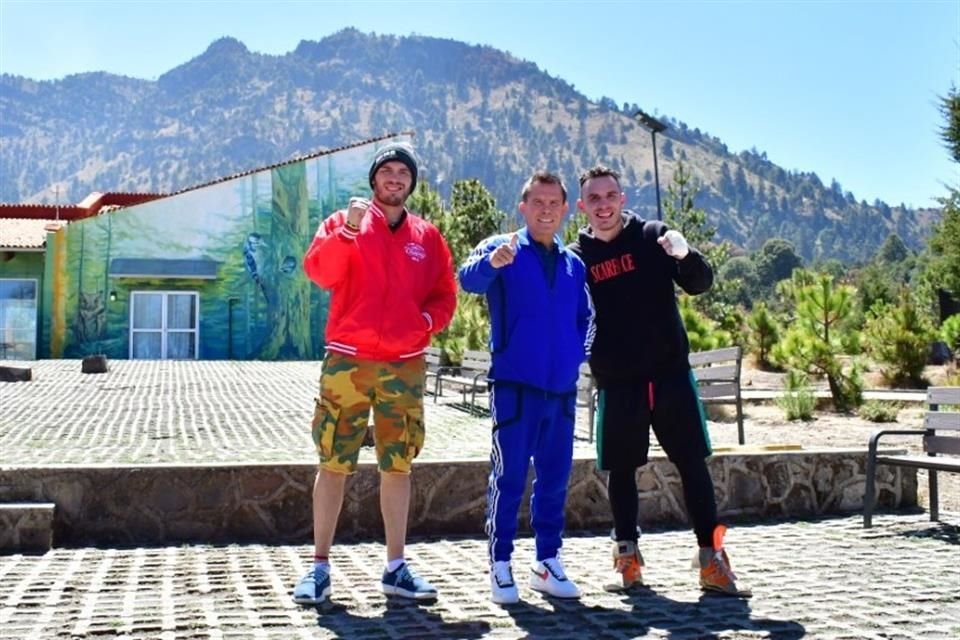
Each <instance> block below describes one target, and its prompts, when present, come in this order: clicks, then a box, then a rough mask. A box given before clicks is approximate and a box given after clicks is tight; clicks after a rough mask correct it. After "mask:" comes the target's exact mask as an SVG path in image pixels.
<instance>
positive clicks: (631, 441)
mask: <svg viewBox="0 0 960 640" xmlns="http://www.w3.org/2000/svg"><path fill="white" fill-rule="evenodd" d="M625 201H626V196H625V195H624V193H623V191H622V190H621V188H620V176H619V174H618V173H617V172H615V171H613V170H612V169H609V168H607V167H604V166H596V167H594V168H592V169H590V170H589V171H587V172H585V173H584V174H583V175H582V176H581V177H580V199H579V200H578V202H577V206H578V208H579V209H581V210H582V211H583V212H584V213H586V216H587V221H588V223H589V225H590V226H589V227H588V228H587V229H583V230H581V231H580V235H579V238H578V239H577V242H575V243H574V244H572V245H570V249H571V250H572V251H573V252H574V253H576V254H577V255H579V256H580V257H581V258H582V259H583V261H584V263H585V264H586V265H587V282H588V283H589V287H590V294H591V296H592V297H593V301H594V307H595V310H596V319H595V322H596V328H597V333H596V337H595V340H594V343H593V349H592V352H591V355H590V369H591V371H592V372H593V376H594V379H595V380H596V383H597V388H598V390H599V397H598V411H597V434H598V435H597V467H598V468H599V469H601V470H605V471H609V477H608V480H607V490H608V494H609V499H610V508H611V511H612V512H613V521H614V530H615V535H616V542H615V543H614V548H613V559H614V563H613V564H614V571H613V576H612V578H611V580H609V581H608V583H606V584H605V585H604V587H605V588H606V589H608V590H616V591H619V590H624V589H627V588H629V587H631V586H633V585H636V584H642V582H643V579H642V576H641V568H642V567H643V558H642V556H641V555H640V551H639V550H638V548H637V542H638V539H639V533H638V528H637V516H638V504H637V482H636V470H637V469H638V468H639V467H642V466H643V465H645V464H646V463H647V454H648V449H649V446H650V427H653V431H654V433H655V434H656V436H657V440H658V442H659V443H660V446H661V447H663V450H664V452H665V453H666V454H667V456H668V458H669V459H670V461H671V462H672V463H673V464H674V465H676V467H677V470H678V472H679V474H680V479H681V481H682V482H683V493H684V498H685V500H686V504H687V512H688V513H689V515H690V519H691V521H692V522H693V529H694V532H695V533H696V536H697V542H698V544H699V547H700V552H699V556H698V560H699V565H700V586H701V588H703V589H705V590H710V591H717V592H720V593H724V594H728V595H737V596H749V595H750V592H749V590H746V589H743V588H738V586H737V584H736V577H735V576H734V574H733V571H732V570H731V569H730V562H729V560H728V558H727V555H726V552H725V551H724V549H723V534H724V532H725V531H726V527H725V526H724V525H722V524H720V523H719V522H718V520H717V503H716V499H715V497H714V493H713V480H712V479H711V477H710V473H709V471H708V470H707V464H706V458H707V456H709V455H710V454H711V449H710V439H709V435H708V434H707V429H706V421H705V419H704V416H703V411H702V407H701V405H700V400H699V397H698V396H697V391H696V388H697V387H696V381H695V379H694V378H693V374H692V372H691V371H690V364H689V362H688V359H687V358H688V355H689V351H690V345H689V342H688V340H687V333H686V330H685V329H684V327H683V322H682V320H681V318H680V311H679V309H678V307H677V301H676V295H675V292H674V283H676V284H677V285H679V286H680V288H681V289H683V290H684V291H685V292H687V293H689V294H692V295H696V294H699V293H703V292H704V291H707V290H708V289H709V288H710V286H711V285H712V284H713V270H712V269H711V268H710V265H709V264H708V263H707V261H706V260H705V259H704V257H703V255H702V254H701V253H700V252H699V251H697V250H696V249H693V248H691V247H689V246H688V244H687V241H686V240H685V239H684V237H683V235H682V234H681V233H680V232H678V231H676V230H672V229H668V228H667V226H666V225H664V224H663V223H662V222H658V221H654V220H643V219H642V218H640V217H639V216H638V215H636V214H635V213H633V212H630V211H627V210H624V209H623V205H624V203H625Z"/></svg>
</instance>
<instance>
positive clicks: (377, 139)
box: [164, 131, 416, 197]
mask: <svg viewBox="0 0 960 640" xmlns="http://www.w3.org/2000/svg"><path fill="white" fill-rule="evenodd" d="M415 135H416V132H414V131H401V132H400V133H387V134H384V135H382V136H377V137H375V138H367V139H366V140H361V141H360V142H354V143H351V144H345V145H342V146H339V147H334V148H333V149H326V150H324V151H316V152H314V153H310V154H307V155H305V156H297V157H295V158H290V159H289V160H284V161H283V162H277V163H276V164H271V165H267V166H265V167H257V168H256V169H250V170H248V171H241V172H239V173H234V174H232V175H229V176H224V177H222V178H217V179H216V180H210V181H209V182H204V183H201V184H196V185H193V186H192V187H185V188H183V189H180V190H179V191H174V192H173V193H170V194H167V195H171V196H173V195H178V194H181V193H185V192H187V191H195V190H197V189H202V188H203V187H209V186H210V185H213V184H218V183H220V182H226V181H227V180H233V179H235V178H242V177H243V176H248V175H251V174H254V173H258V172H260V171H266V170H268V169H276V168H278V167H283V166H285V165H288V164H293V163H294V162H302V161H304V160H312V159H314V158H321V157H323V156H328V155H330V154H331V153H338V152H340V151H346V150H347V149H353V148H354V147H362V146H363V145H365V144H370V143H371V142H382V141H384V140H389V139H390V138H396V137H397V136H410V137H413V136H415ZM164 197H166V196H164Z"/></svg>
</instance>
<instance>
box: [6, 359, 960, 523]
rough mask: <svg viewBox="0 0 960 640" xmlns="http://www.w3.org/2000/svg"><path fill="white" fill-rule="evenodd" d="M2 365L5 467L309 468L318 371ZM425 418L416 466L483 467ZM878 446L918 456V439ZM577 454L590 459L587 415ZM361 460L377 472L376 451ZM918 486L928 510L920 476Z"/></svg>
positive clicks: (477, 451)
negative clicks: (10, 371)
mask: <svg viewBox="0 0 960 640" xmlns="http://www.w3.org/2000/svg"><path fill="white" fill-rule="evenodd" d="M7 363H8V364H10V365H13V366H24V367H30V368H32V369H33V380H32V381H31V382H17V383H9V382H6V383H0V465H4V464H16V465H47V464H125V463H129V464H156V463H193V464H202V463H208V462H221V463H233V464H239V463H246V462H287V463H289V462H293V463H307V464H310V463H314V462H316V455H315V453H314V451H313V443H312V442H311V440H310V419H311V417H312V413H313V398H314V397H315V396H316V395H317V384H318V380H319V374H320V363H319V362H245V361H174V360H166V361H144V360H115V361H111V362H110V371H109V372H108V373H106V374H100V375H92V374H82V373H80V361H79V360H38V361H29V362H15V361H8V362H7ZM425 407H426V421H427V439H426V445H425V447H424V450H423V451H422V452H421V454H420V458H419V459H420V460H447V459H477V458H482V459H486V458H487V457H488V455H489V447H490V418H489V416H487V415H485V414H481V415H478V414H477V412H476V411H474V412H473V413H471V412H469V411H467V410H466V407H465V406H464V405H463V404H462V401H461V398H460V396H459V394H457V393H455V392H454V393H450V394H448V395H446V396H445V397H443V398H441V399H440V401H439V402H437V403H434V402H433V401H432V399H431V398H427V400H426V403H425ZM709 409H710V410H711V411H710V413H711V414H712V413H713V412H714V409H715V407H709ZM726 409H728V408H727V407H722V408H720V410H721V412H726V413H727V414H729V411H726ZM744 411H745V415H746V418H745V431H746V436H747V443H748V444H750V445H763V444H776V445H783V444H797V445H801V446H803V447H855V448H857V449H864V448H866V444H867V440H868V439H869V437H870V434H871V433H872V432H873V431H874V430H876V429H878V428H882V426H883V425H878V424H875V423H871V422H867V421H865V420H861V419H860V418H856V417H850V416H839V415H837V414H832V413H828V412H818V413H817V419H816V420H815V421H814V422H811V423H797V422H792V423H791V422H786V421H785V420H784V419H783V415H782V411H780V409H778V408H776V407H775V406H774V405H772V404H771V403H761V404H755V403H749V404H747V405H745V409H744ZM921 419H922V407H921V406H920V405H917V404H911V405H909V406H907V407H905V408H904V409H902V410H901V411H900V413H899V417H898V426H901V427H902V426H907V427H911V428H912V427H919V426H920V424H921ZM709 429H710V437H711V439H712V440H713V444H714V447H715V448H717V447H725V446H732V445H736V444H737V428H736V424H735V423H734V422H732V421H729V420H721V421H711V422H710V423H709ZM654 442H655V441H654ZM884 442H885V443H886V444H887V445H888V446H903V447H907V448H913V449H916V448H917V447H918V446H919V444H920V439H919V438H903V437H893V438H889V439H887V440H884ZM654 446H655V447H656V445H655V444H654ZM575 449H576V451H577V453H579V454H585V455H592V454H593V453H594V445H593V443H592V442H590V439H589V431H588V420H587V412H586V409H584V408H581V409H580V410H579V413H578V417H577V440H576V442H575ZM360 460H361V461H363V462H373V461H374V453H373V450H372V449H369V448H368V449H364V450H362V451H361V454H360ZM919 475H920V499H921V504H926V500H927V496H926V488H925V487H926V472H924V471H920V473H919ZM940 476H941V480H940V494H941V506H942V508H943V509H945V510H952V511H960V474H940Z"/></svg>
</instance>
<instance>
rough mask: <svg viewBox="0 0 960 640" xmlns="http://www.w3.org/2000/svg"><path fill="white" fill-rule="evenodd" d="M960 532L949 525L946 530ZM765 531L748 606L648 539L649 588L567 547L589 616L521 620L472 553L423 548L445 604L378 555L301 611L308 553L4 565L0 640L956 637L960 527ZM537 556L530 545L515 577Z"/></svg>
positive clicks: (188, 549)
mask: <svg viewBox="0 0 960 640" xmlns="http://www.w3.org/2000/svg"><path fill="white" fill-rule="evenodd" d="M957 521H958V519H957V518H956V517H955V518H954V519H953V522H954V523H956V522H957ZM876 525H877V526H876V527H875V528H874V529H870V530H863V529H861V528H860V519H859V518H858V517H844V518H832V519H824V520H816V521H811V522H765V523H759V524H754V525H740V526H738V527H734V528H732V529H731V530H730V532H729V534H728V536H727V546H728V549H729V550H730V555H731V559H732V562H733V565H734V568H735V569H736V570H737V572H738V574H739V575H740V577H741V580H742V581H743V582H746V583H749V584H750V586H751V587H752V588H753V591H754V597H753V598H752V599H751V600H738V599H732V598H727V597H723V596H708V595H702V594H701V593H700V591H699V590H698V589H697V587H696V574H695V572H694V571H693V570H691V568H690V559H691V557H692V554H693V546H692V545H693V542H694V539H693V536H692V534H691V533H689V532H688V531H679V530H671V531H657V532H647V533H645V534H644V536H643V539H642V548H643V551H644V555H645V557H646V560H647V564H648V567H647V570H646V574H645V576H646V581H647V583H648V588H647V589H643V590H638V591H636V592H634V593H630V594H628V595H618V594H611V593H607V592H605V591H603V590H602V589H601V588H600V586H599V585H600V584H601V581H602V577H603V572H604V570H606V568H607V567H608V566H609V565H608V563H609V556H608V553H609V541H608V540H607V539H606V538H605V537H604V536H603V535H601V534H600V533H599V532H594V533H592V534H574V535H571V536H569V537H568V538H567V540H566V543H565V547H564V557H565V559H566V564H567V567H568V572H569V574H570V576H571V577H572V578H574V579H576V580H578V581H579V583H580V585H581V587H582V588H583V590H584V595H583V598H582V599H581V600H579V601H558V600H553V599H549V598H545V597H543V596H541V595H540V594H538V593H535V592H533V591H531V590H530V589H528V588H526V585H525V584H524V583H521V585H522V586H521V603H519V604H517V605H510V606H505V607H501V606H498V605H495V604H492V603H491V602H490V601H489V599H488V583H487V573H486V560H485V542H484V540H482V539H480V538H479V537H471V538H456V539H438V540H425V539H419V540H415V541H412V544H410V546H409V554H408V557H409V558H410V560H411V562H412V563H413V565H414V566H415V567H417V568H418V569H419V570H420V571H421V573H423V574H424V575H425V576H427V577H428V578H429V579H430V580H431V581H433V582H434V584H435V585H436V586H437V588H438V589H439V591H440V597H439V599H438V600H437V601H436V602H434V603H429V604H416V603H412V602H408V601H402V600H395V599H389V600H388V599H387V598H386V597H385V596H384V595H383V594H382V593H380V590H379V579H380V573H381V571H382V562H383V560H382V556H383V547H382V545H381V544H380V543H376V542H366V543H360V544H352V545H340V546H337V547H335V548H334V553H333V556H332V560H333V563H334V569H333V581H334V582H333V587H334V593H333V598H332V601H331V602H330V603H328V604H326V605H323V606H321V607H320V608H316V609H315V608H311V607H301V606H298V605H295V604H293V602H291V600H290V591H291V589H292V587H293V583H294V582H295V581H296V579H297V578H299V577H300V574H301V573H302V572H303V570H304V567H305V566H307V563H308V561H309V558H310V557H311V548H310V547H307V546H263V545H229V546H203V545H191V546H177V547H159V548H132V549H94V548H84V549H56V550H53V551H51V552H49V553H47V554H45V555H43V556H23V555H13V556H0V639H3V640H25V639H34V638H159V639H174V638H176V639H188V638H189V639H201V638H203V639H219V638H275V639H277V640H280V639H283V640H287V639H290V638H304V639H306V638H345V639H349V640H367V639H370V640H373V639H377V640H381V639H382V640H388V639H389V640H398V639H408V638H409V639H415V640H426V639H428V638H429V639H438V640H439V639H444V640H446V639H456V638H464V639H472V638H550V639H564V638H584V639H587V638H591V639H592V638H603V639H611V640H612V639H615V638H616V639H625V638H645V637H649V638H670V639H671V640H688V639H690V640H692V639H702V638H711V639H719V638H724V639H747V638H750V639H754V638H779V639H797V638H815V639H825V640H839V639H841V638H842V639H847V640H880V639H883V640H897V639H902V640H919V639H936V640H949V639H954V640H955V639H956V638H958V637H960V528H958V527H957V526H956V524H953V525H950V524H937V523H930V522H928V521H927V520H926V519H925V516H923V515H908V514H904V515H895V516H892V515H883V516H880V517H879V518H878V519H877V523H876ZM532 549H533V544H532V541H531V540H530V539H529V538H526V537H525V538H522V539H521V540H520V541H519V544H518V546H517V551H516V553H515V556H514V557H515V569H516V570H517V571H516V573H517V575H518V576H523V575H524V574H525V573H526V566H525V563H526V561H527V560H528V559H529V558H530V557H531V554H532Z"/></svg>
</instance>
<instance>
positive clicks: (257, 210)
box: [0, 135, 408, 360]
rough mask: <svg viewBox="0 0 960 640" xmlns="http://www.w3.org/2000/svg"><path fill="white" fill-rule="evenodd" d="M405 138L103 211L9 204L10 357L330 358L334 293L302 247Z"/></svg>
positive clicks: (6, 332)
mask: <svg viewBox="0 0 960 640" xmlns="http://www.w3.org/2000/svg"><path fill="white" fill-rule="evenodd" d="M398 138H399V139H406V138H408V137H407V136H394V135H390V136H385V137H383V138H377V139H373V140H368V141H364V142H361V143H358V144H355V145H351V146H348V147H343V148H339V149H335V150H332V151H327V152H323V153H318V154H315V155H311V156H308V157H305V158H298V159H296V160H292V161H289V162H285V163H282V164H278V165H274V166H271V167H266V168H263V169H259V170H256V171H251V172H247V173H244V174H240V175H236V176H231V177H229V178H224V179H222V180H218V181H216V182H212V183H208V184H204V185H200V186H197V187H192V188H190V189H185V190H183V191H180V192H177V193H175V194H171V195H159V194H141V197H140V198H138V200H140V201H139V202H137V203H135V204H129V205H127V206H112V207H109V206H108V207H99V208H97V209H96V211H95V214H93V215H88V214H89V213H90V212H91V211H93V208H92V207H89V206H88V207H86V208H84V207H81V209H82V211H85V212H87V213H80V214H76V212H72V211H71V210H70V208H69V207H64V208H63V211H62V213H64V214H65V215H64V216H63V217H60V216H59V215H58V216H55V217H54V218H53V219H50V217H49V216H47V217H45V218H36V217H34V218H29V219H27V218H9V217H5V215H7V214H5V213H4V209H6V210H8V211H9V210H12V209H14V208H16V207H15V206H6V205H5V206H3V207H0V218H3V219H0V359H8V360H9V359H20V360H29V359H34V358H82V357H85V356H88V355H95V354H104V355H106V356H107V357H108V358H114V359H128V358H129V359H151V360H155V359H204V360H212V359H238V360H250V359H259V360H316V359H320V358H322V356H323V351H324V342H323V327H324V323H325V320H326V312H327V308H328V304H329V295H328V293H327V292H325V291H322V290H321V289H319V288H318V287H316V286H315V285H314V284H313V283H311V282H310V281H309V280H308V279H307V277H306V276H305V275H304V274H303V271H302V268H301V259H302V257H303V254H304V252H305V251H306V249H307V247H308V246H309V245H310V242H311V240H312V239H313V235H314V233H315V231H316V229H317V226H318V225H319V223H320V222H321V221H322V219H323V218H325V217H326V216H329V215H330V214H331V213H333V212H334V211H336V210H337V209H339V208H342V207H344V206H345V205H346V203H347V200H348V199H349V198H350V196H352V195H358V194H368V193H369V191H370V188H369V184H368V181H367V175H368V170H369V167H370V163H371V161H372V158H373V155H374V153H375V151H376V150H377V149H378V148H380V147H381V146H383V145H384V144H386V143H388V142H391V141H393V140H395V139H398ZM47 209H49V207H47ZM20 210H23V209H22V207H21V208H20ZM60 212H61V211H60V209H58V213H60ZM70 214H73V215H70ZM71 217H72V219H71ZM56 218H60V219H56Z"/></svg>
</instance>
